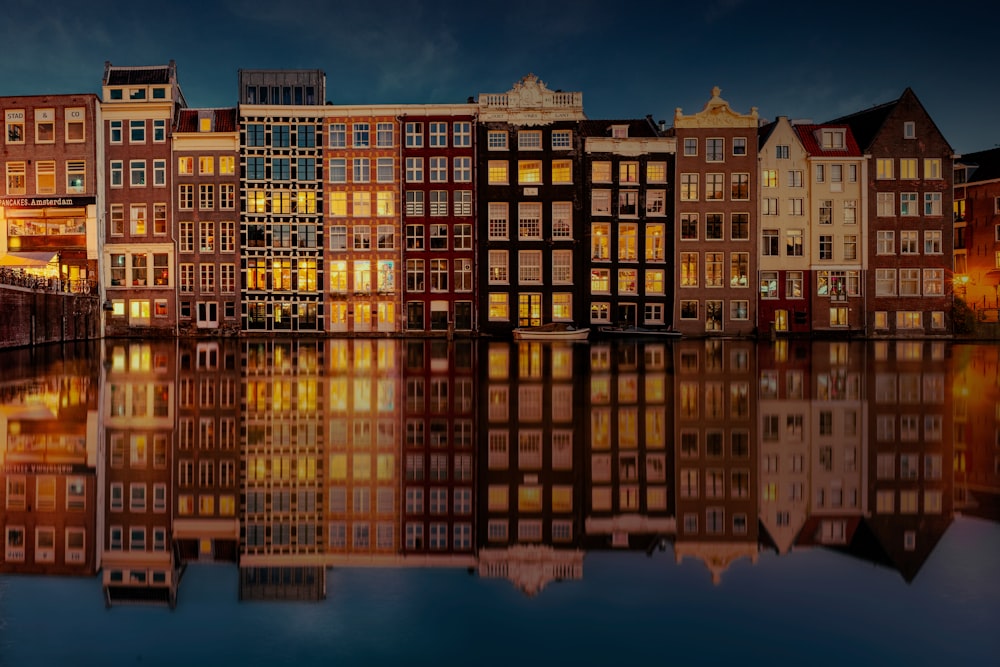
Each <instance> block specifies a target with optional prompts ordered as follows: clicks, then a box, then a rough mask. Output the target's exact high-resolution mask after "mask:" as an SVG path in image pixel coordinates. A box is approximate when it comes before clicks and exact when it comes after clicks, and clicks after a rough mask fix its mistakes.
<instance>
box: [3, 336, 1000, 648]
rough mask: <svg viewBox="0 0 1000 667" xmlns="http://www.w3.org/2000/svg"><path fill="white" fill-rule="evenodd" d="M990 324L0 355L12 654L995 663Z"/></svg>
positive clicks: (995, 427) (999, 441)
mask: <svg viewBox="0 0 1000 667" xmlns="http://www.w3.org/2000/svg"><path fill="white" fill-rule="evenodd" d="M998 357H1000V350H998V348H997V346H995V345H952V344H947V343H940V342H930V341H903V342H874V343H858V342H850V343H847V342H832V341H826V342H797V341H778V342H776V343H767V344H757V343H751V342H744V341H686V340H685V341H678V342H673V343H659V342H641V341H611V342H600V341H592V342H590V343H586V344H568V345H558V344H556V345H553V344H535V343H520V344H508V343H496V342H477V343H471V342H468V341H455V342H452V343H449V342H447V341H443V340H442V341H425V340H410V341H398V340H315V341H312V340H280V339H277V340H276V339H267V340H257V341H219V342H214V341H202V342H187V341H182V342H179V343H177V342H173V341H171V342H154V343H150V342H139V341H135V342H130V341H109V342H106V343H100V344H95V345H89V346H81V347H57V348H46V349H43V350H36V351H16V352H7V353H3V354H2V355H0V368H2V369H3V376H2V377H0V444H2V445H3V446H2V449H0V464H2V468H0V470H2V473H0V474H2V477H3V483H2V485H0V494H2V495H0V511H2V514H0V517H2V518H0V525H2V526H3V528H2V530H3V533H2V535H0V539H2V540H3V552H2V553H0V556H2V559H0V665H3V666H7V665H12V666H20V665H50V664H51V665H62V664H74V665H118V664H146V665H150V664H152V665H176V664H178V662H185V663H189V664H209V663H211V662H214V663H216V664H227V665H228V664H245V665H257V664H335V663H341V664H396V663H401V662H406V663H409V664H428V665H430V664H435V665H440V664H460V663H469V662H475V663H478V664H489V665H492V664H497V665H500V664H503V665H508V664H511V663H514V662H520V663H525V664H544V663H550V664H551V663H560V664H562V663H568V662H571V661H572V662H575V663H578V664H621V663H626V662H627V663H633V662H649V661H657V662H663V663H668V664H713V663H715V664H717V663H722V662H735V661H741V662H748V663H750V664H756V663H763V662H765V661H767V662H776V663H777V664H786V663H793V662H796V663H800V664H843V663H844V662H845V661H850V662H854V663H861V664H900V663H904V662H906V663H909V664H995V660H996V656H997V655H1000V639H998V637H997V634H996V619H997V618H1000V583H998V582H997V577H996V576H995V566H996V563H997V562H998V557H1000V526H998V522H997V518H998V516H1000V512H998V500H997V499H998V490H1000V466H998V464H997V461H998V460H1000V458H998V457H1000V383H998Z"/></svg>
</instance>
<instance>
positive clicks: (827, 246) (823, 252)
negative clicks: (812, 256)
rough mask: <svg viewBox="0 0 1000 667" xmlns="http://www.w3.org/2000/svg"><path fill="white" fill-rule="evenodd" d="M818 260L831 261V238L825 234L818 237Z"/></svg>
mask: <svg viewBox="0 0 1000 667" xmlns="http://www.w3.org/2000/svg"><path fill="white" fill-rule="evenodd" d="M819 258H820V259H833V237H832V236H828V235H826V234H823V235H820V237H819Z"/></svg>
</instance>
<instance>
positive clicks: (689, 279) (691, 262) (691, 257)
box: [681, 252, 699, 287]
mask: <svg viewBox="0 0 1000 667" xmlns="http://www.w3.org/2000/svg"><path fill="white" fill-rule="evenodd" d="M698 260H699V257H698V253H696V252H682V253H681V287H697V286H698Z"/></svg>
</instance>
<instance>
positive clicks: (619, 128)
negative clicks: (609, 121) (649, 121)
mask: <svg viewBox="0 0 1000 667" xmlns="http://www.w3.org/2000/svg"><path fill="white" fill-rule="evenodd" d="M611 136H612V137H614V138H615V139H627V138H628V125H612V126H611Z"/></svg>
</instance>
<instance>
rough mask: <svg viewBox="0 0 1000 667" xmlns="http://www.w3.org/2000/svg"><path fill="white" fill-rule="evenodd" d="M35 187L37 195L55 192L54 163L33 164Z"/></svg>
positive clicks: (41, 162)
mask: <svg viewBox="0 0 1000 667" xmlns="http://www.w3.org/2000/svg"><path fill="white" fill-rule="evenodd" d="M35 186H36V188H37V192H38V194H53V193H54V192H55V191H56V163H55V162H54V161H50V160H44V161H39V162H36V163H35Z"/></svg>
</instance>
